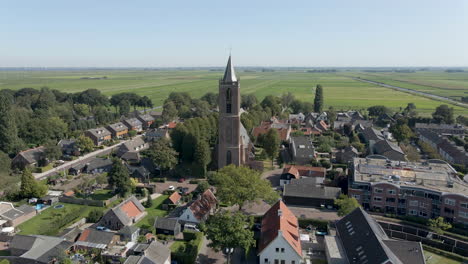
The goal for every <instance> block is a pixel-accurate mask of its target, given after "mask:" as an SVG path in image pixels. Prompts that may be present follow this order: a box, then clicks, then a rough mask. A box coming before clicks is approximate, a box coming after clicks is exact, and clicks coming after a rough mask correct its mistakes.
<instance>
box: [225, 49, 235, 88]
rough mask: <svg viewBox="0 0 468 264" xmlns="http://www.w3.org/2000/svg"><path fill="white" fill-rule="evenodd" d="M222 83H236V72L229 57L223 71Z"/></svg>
mask: <svg viewBox="0 0 468 264" xmlns="http://www.w3.org/2000/svg"><path fill="white" fill-rule="evenodd" d="M223 82H237V77H236V72H235V71H234V66H232V62H231V55H229V60H228V63H227V66H226V70H225V71H224V77H223Z"/></svg>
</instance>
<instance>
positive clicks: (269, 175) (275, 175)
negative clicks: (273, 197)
mask: <svg viewBox="0 0 468 264" xmlns="http://www.w3.org/2000/svg"><path fill="white" fill-rule="evenodd" d="M282 172H283V169H276V170H270V171H265V172H264V173H262V179H266V180H269V181H270V183H271V186H273V187H276V186H279V185H280V177H281V173H282Z"/></svg>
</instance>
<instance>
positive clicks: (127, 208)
mask: <svg viewBox="0 0 468 264" xmlns="http://www.w3.org/2000/svg"><path fill="white" fill-rule="evenodd" d="M120 209H121V210H122V211H123V212H125V214H126V215H127V216H128V217H130V218H135V217H137V216H138V215H140V214H141V213H142V211H140V209H138V207H137V206H136V205H135V204H134V203H133V201H131V200H130V201H128V202H126V203H125V204H123V205H122V206H121V207H120Z"/></svg>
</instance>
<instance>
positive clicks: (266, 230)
mask: <svg viewBox="0 0 468 264" xmlns="http://www.w3.org/2000/svg"><path fill="white" fill-rule="evenodd" d="M278 236H283V237H284V239H285V240H286V241H287V242H288V243H289V245H291V247H292V248H293V249H294V251H296V253H297V254H298V255H299V256H302V249H301V242H300V241H299V223H298V221H297V218H296V216H294V214H293V213H292V212H291V211H290V210H289V209H288V207H287V206H286V205H285V204H284V203H283V201H278V202H277V203H276V204H275V205H273V206H272V207H271V208H270V209H269V210H268V211H267V212H266V213H265V215H263V218H262V230H261V235H260V242H259V251H258V252H259V254H260V252H262V251H263V249H265V248H266V247H267V246H268V245H269V244H270V243H271V242H272V241H273V240H274V239H275V238H277V237H278Z"/></svg>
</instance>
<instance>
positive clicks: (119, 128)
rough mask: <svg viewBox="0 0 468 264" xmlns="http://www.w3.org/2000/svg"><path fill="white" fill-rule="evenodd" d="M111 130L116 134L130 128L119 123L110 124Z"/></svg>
mask: <svg viewBox="0 0 468 264" xmlns="http://www.w3.org/2000/svg"><path fill="white" fill-rule="evenodd" d="M108 127H109V129H110V130H114V131H115V132H121V131H125V130H128V127H127V126H126V125H124V124H123V123H122V122H117V123H115V124H110V125H109V126H108Z"/></svg>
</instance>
